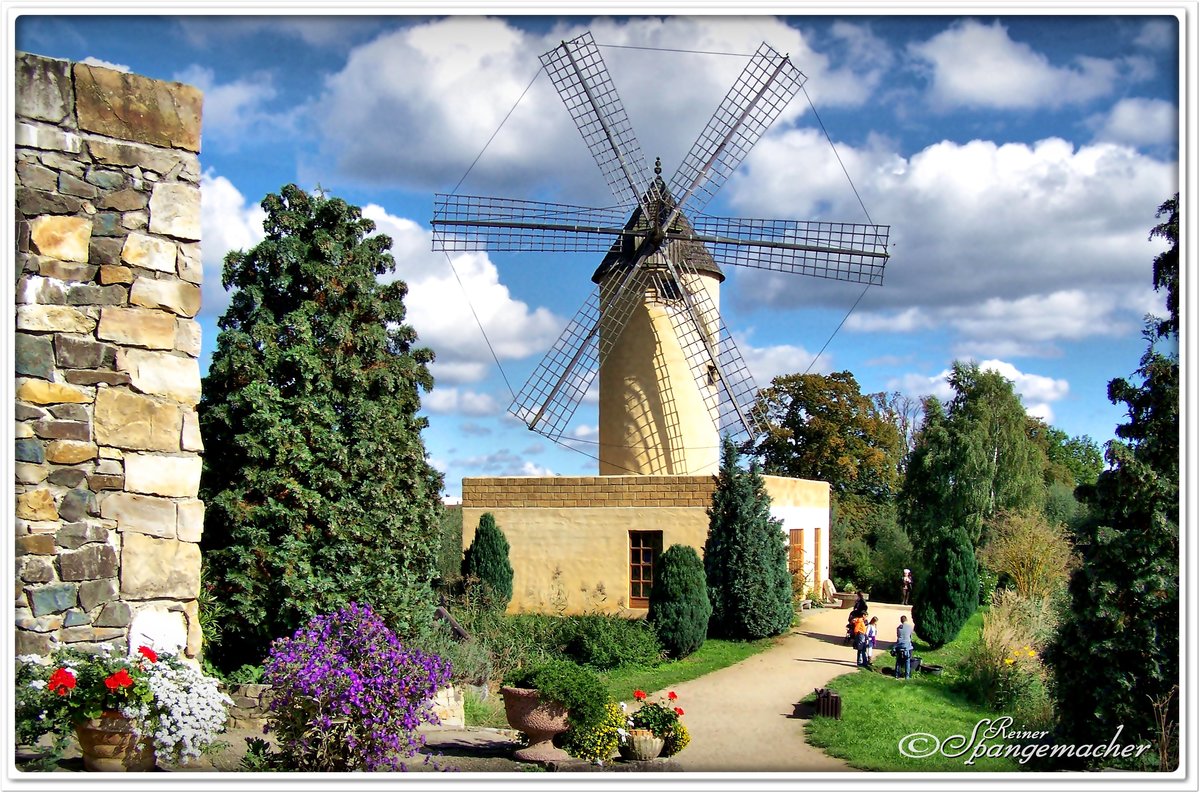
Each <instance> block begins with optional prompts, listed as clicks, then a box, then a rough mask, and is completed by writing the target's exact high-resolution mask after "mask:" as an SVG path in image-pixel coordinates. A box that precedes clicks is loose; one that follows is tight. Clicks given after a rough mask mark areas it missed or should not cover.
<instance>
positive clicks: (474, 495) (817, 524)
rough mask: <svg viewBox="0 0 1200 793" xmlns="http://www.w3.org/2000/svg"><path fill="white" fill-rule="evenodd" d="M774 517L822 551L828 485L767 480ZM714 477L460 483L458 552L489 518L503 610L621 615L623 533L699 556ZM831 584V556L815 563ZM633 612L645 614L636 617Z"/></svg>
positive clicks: (624, 597)
mask: <svg viewBox="0 0 1200 793" xmlns="http://www.w3.org/2000/svg"><path fill="white" fill-rule="evenodd" d="M764 480H765V484H766V489H767V493H768V494H769V495H770V496H771V499H772V509H771V512H772V515H773V516H776V517H780V518H782V519H783V521H784V525H783V530H784V532H785V536H786V534H787V532H788V530H789V529H791V528H798V527H804V528H806V529H807V531H806V532H805V535H806V540H805V541H806V544H808V546H809V549H808V551H807V552H806V555H805V558H806V560H808V564H809V565H810V566H811V564H812V560H813V553H812V544H813V542H814V538H815V536H816V535H818V534H820V535H821V536H822V537H823V547H824V548H826V549H827V548H828V547H829V540H828V537H829V485H828V484H827V483H825V482H813V481H808V480H802V479H789V478H786V477H774V476H769V477H764ZM715 487H716V479H715V477H712V476H612V477H606V476H585V477H497V478H472V479H464V480H463V507H462V515H463V548H464V549H465V548H466V547H467V546H468V545H470V544H471V541H472V540H473V539H474V537H475V529H476V528H477V526H478V525H479V518H480V516H481V515H482V514H483V513H485V512H490V513H492V514H493V515H494V516H495V518H496V523H497V525H498V526H499V527H500V529H501V531H503V532H504V536H505V537H506V538H507V539H508V542H509V546H510V548H509V559H510V561H511V562H512V566H513V599H512V601H511V602H510V603H509V608H508V610H509V611H510V612H514V613H515V612H543V613H555V612H559V611H561V612H563V613H567V614H579V613H584V612H590V611H599V612H607V613H616V612H620V611H622V610H623V609H627V608H628V605H629V567H628V558H629V532H630V531H661V532H662V533H663V549H664V550H665V549H666V548H669V547H670V546H671V545H674V544H676V543H678V544H683V545H691V546H692V547H694V548H695V549H696V551H697V553H700V554H701V555H702V554H703V547H704V543H705V541H706V539H707V538H708V515H707V512H706V510H707V509H708V507H709V506H710V505H711V504H712V493H713V490H714V489H715ZM817 564H818V568H819V571H820V574H821V576H822V579H824V578H827V577H828V574H829V573H828V553H827V552H826V554H825V560H824V562H821V561H820V560H818V562H817ZM634 613H644V610H640V609H635V610H634Z"/></svg>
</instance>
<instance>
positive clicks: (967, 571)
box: [913, 529, 979, 647]
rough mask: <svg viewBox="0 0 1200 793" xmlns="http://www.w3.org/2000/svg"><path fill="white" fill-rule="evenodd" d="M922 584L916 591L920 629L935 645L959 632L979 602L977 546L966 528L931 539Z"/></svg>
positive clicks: (916, 619) (916, 617)
mask: <svg viewBox="0 0 1200 793" xmlns="http://www.w3.org/2000/svg"><path fill="white" fill-rule="evenodd" d="M926 553H927V554H928V555H929V556H928V558H927V559H926V560H925V565H924V568H923V570H921V573H922V575H921V577H920V578H918V579H917V580H918V582H919V583H920V585H919V586H917V587H916V589H915V591H914V592H913V622H914V623H915V624H916V629H917V633H918V634H919V635H920V636H921V638H922V639H924V640H925V641H927V642H929V644H930V645H932V646H933V647H941V646H942V645H944V644H946V643H947V642H949V641H950V640H952V639H953V638H954V637H955V636H957V635H958V631H959V630H960V629H961V628H962V626H963V623H965V622H966V621H967V618H968V617H970V616H971V615H972V614H973V613H975V609H976V608H977V607H978V605H979V578H978V574H977V567H976V564H975V550H974V548H972V546H971V541H970V540H969V539H967V533H966V532H965V531H963V530H962V529H951V530H950V531H948V532H945V533H944V534H943V536H942V539H940V540H938V541H935V542H932V543H930V545H929V547H928V549H927V550H926Z"/></svg>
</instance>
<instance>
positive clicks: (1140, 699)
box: [1047, 196, 1180, 767]
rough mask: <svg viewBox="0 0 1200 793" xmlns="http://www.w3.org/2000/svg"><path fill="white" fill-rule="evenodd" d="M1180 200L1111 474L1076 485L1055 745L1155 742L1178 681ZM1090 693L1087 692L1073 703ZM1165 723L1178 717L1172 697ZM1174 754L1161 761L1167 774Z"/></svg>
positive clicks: (1119, 382) (1170, 217)
mask: <svg viewBox="0 0 1200 793" xmlns="http://www.w3.org/2000/svg"><path fill="white" fill-rule="evenodd" d="M1178 199H1179V197H1178V196H1175V198H1173V199H1171V200H1169V201H1167V202H1165V203H1164V204H1162V206H1160V207H1159V210H1158V216H1159V217H1162V216H1163V215H1166V216H1167V219H1166V221H1165V222H1163V223H1161V224H1159V225H1157V226H1155V227H1154V229H1153V231H1152V232H1151V235H1150V236H1151V238H1152V239H1153V238H1161V239H1163V240H1165V241H1166V242H1167V243H1169V248H1168V249H1167V250H1166V251H1164V252H1163V253H1161V254H1160V255H1159V256H1158V257H1157V258H1156V259H1155V261H1154V286H1155V288H1156V289H1158V290H1160V291H1165V293H1166V303H1167V316H1166V317H1165V318H1161V317H1148V318H1147V321H1146V329H1145V332H1144V334H1143V335H1144V336H1145V338H1146V340H1147V349H1146V352H1145V354H1144V355H1143V356H1142V359H1141V362H1140V365H1139V367H1138V369H1137V377H1138V382H1129V381H1127V380H1125V379H1124V378H1117V379H1114V380H1112V381H1111V382H1110V383H1109V384H1108V397H1109V400H1110V401H1112V402H1113V403H1114V404H1124V405H1125V407H1126V409H1127V414H1128V418H1129V420H1128V421H1127V422H1126V423H1124V424H1121V425H1119V426H1118V427H1117V428H1116V435H1117V438H1118V440H1114V441H1111V442H1110V443H1109V444H1108V447H1107V450H1106V453H1105V458H1106V460H1107V461H1108V464H1109V468H1108V469H1107V470H1105V471H1104V472H1102V473H1101V474H1100V476H1099V477H1098V478H1097V480H1096V484H1095V486H1094V487H1090V488H1088V487H1085V488H1081V489H1080V490H1081V494H1082V495H1083V496H1084V497H1085V499H1086V500H1087V501H1088V503H1089V506H1090V508H1091V513H1090V515H1089V517H1088V519H1087V520H1085V521H1084V523H1083V525H1082V526H1080V527H1079V529H1078V530H1077V534H1076V544H1077V548H1078V549H1079V552H1080V555H1081V557H1082V563H1081V566H1080V569H1079V570H1078V571H1076V572H1075V573H1074V575H1072V577H1071V583H1070V594H1071V614H1072V619H1071V620H1070V621H1069V622H1068V623H1067V624H1066V625H1065V626H1064V629H1063V630H1062V632H1061V633H1060V634H1059V636H1058V637H1057V639H1056V641H1055V642H1054V643H1053V645H1052V646H1051V648H1050V650H1049V652H1048V655H1047V661H1048V663H1049V664H1050V666H1051V668H1052V670H1053V673H1054V686H1055V692H1056V698H1057V702H1058V711H1059V716H1060V720H1059V732H1060V734H1061V740H1063V741H1071V742H1076V743H1083V742H1090V741H1099V740H1101V739H1103V740H1108V738H1109V737H1110V736H1111V734H1112V730H1113V727H1114V725H1117V724H1124V725H1125V729H1126V732H1125V734H1124V735H1123V736H1122V740H1123V741H1126V742H1133V741H1134V740H1135V739H1141V740H1151V741H1153V740H1156V739H1157V738H1158V737H1159V734H1160V733H1159V728H1158V725H1157V723H1156V720H1155V713H1154V707H1153V705H1152V703H1154V702H1164V701H1166V700H1167V699H1168V698H1169V697H1171V695H1172V692H1173V690H1174V687H1175V686H1178V685H1179V683H1180V679H1179V671H1180V670H1179V633H1178V630H1179V621H1178V620H1179V584H1180V582H1179V359H1178V348H1177V346H1176V345H1177V344H1178V333H1179V313H1178V312H1179V296H1178V295H1179V293H1178V278H1179V215H1178ZM1080 692H1087V696H1080V695H1079V694H1080ZM1166 717H1167V719H1168V720H1170V721H1172V722H1173V723H1174V724H1178V721H1179V706H1178V698H1177V697H1176V698H1174V699H1173V701H1172V704H1171V705H1170V706H1169V707H1167V708H1166ZM1177 751H1178V747H1177V746H1174V747H1173V748H1172V749H1171V751H1170V752H1168V753H1167V756H1164V758H1163V765H1164V766H1166V767H1174V765H1175V764H1176V763H1177V760H1178V754H1177Z"/></svg>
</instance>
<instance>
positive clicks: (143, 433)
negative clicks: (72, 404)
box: [93, 388, 183, 452]
mask: <svg viewBox="0 0 1200 793" xmlns="http://www.w3.org/2000/svg"><path fill="white" fill-rule="evenodd" d="M93 429H94V432H95V437H96V441H97V442H98V443H100V444H101V445H104V446H115V447H117V448H119V449H139V450H145V451H159V452H176V451H179V441H180V436H181V433H182V430H183V417H182V415H181V413H180V409H179V406H178V405H175V404H172V403H169V402H164V401H162V400H160V399H157V398H155V397H149V396H143V395H141V394H135V393H132V392H130V391H128V390H125V389H123V388H102V389H100V391H99V393H98V394H97V395H96V411H95V416H94V418H93Z"/></svg>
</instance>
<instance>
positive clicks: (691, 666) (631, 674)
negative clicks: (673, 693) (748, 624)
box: [600, 638, 776, 702]
mask: <svg viewBox="0 0 1200 793" xmlns="http://www.w3.org/2000/svg"><path fill="white" fill-rule="evenodd" d="M775 641H776V640H775V639H773V638H771V639H759V640H757V641H753V642H731V641H726V640H724V639H707V640H706V641H705V642H704V644H702V645H701V646H700V649H699V650H697V651H696V652H694V653H692V654H691V655H689V656H688V657H687V658H681V659H679V660H678V661H667V662H666V663H663V664H659V665H658V666H653V667H643V666H621V667H618V668H616V669H611V670H609V671H607V672H601V673H600V680H601V681H602V682H603V683H604V686H605V688H607V689H608V694H609V696H611V697H612V698H613V699H614V700H616V701H618V702H620V701H622V700H624V701H626V702H628V701H629V699H630V698H631V697H632V696H633V690H634V689H637V688H640V689H642V690H643V691H646V692H650V691H658V690H660V689H664V688H667V687H668V686H673V685H675V684H676V683H683V682H685V681H687V680H695V679H696V678H697V677H702V676H704V675H707V674H708V673H709V672H715V671H717V670H718V669H724V668H725V667H727V666H733V665H734V664H736V663H738V662H739V661H744V660H746V659H747V658H749V657H750V656H752V655H757V654H758V653H761V652H763V651H764V650H767V649H769V648H770V647H771V646H772V645H773V644H774V643H775Z"/></svg>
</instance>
